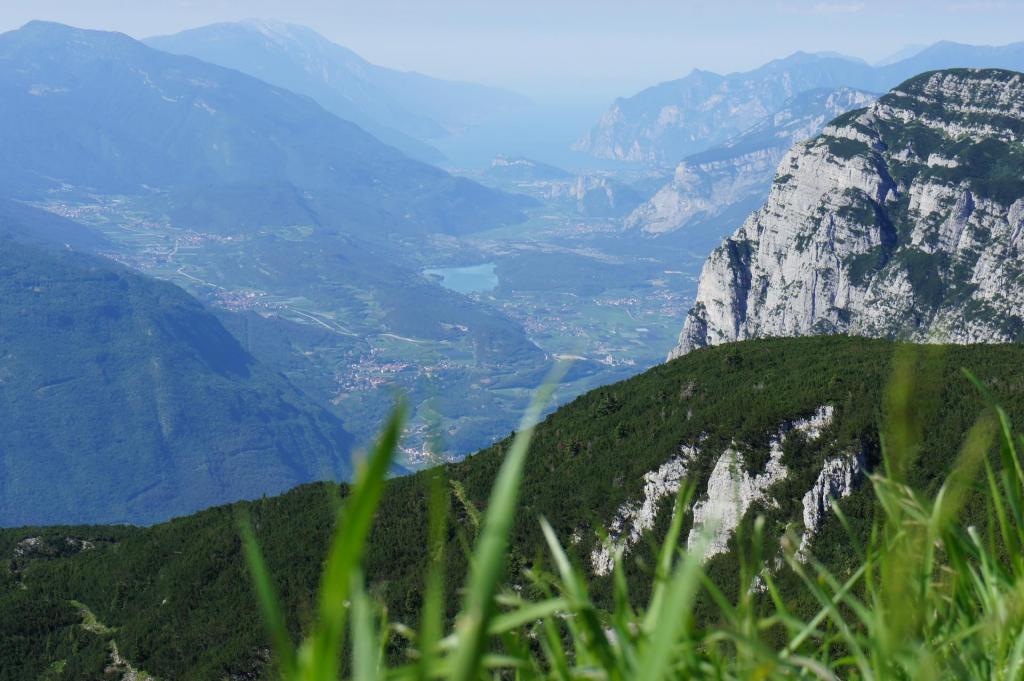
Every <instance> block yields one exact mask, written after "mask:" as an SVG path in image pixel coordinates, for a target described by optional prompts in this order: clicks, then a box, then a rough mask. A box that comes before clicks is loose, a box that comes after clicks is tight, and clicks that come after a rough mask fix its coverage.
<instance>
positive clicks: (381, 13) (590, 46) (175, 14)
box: [0, 0, 1024, 95]
mask: <svg viewBox="0 0 1024 681" xmlns="http://www.w3.org/2000/svg"><path fill="white" fill-rule="evenodd" d="M246 17H262V18H272V19H279V20H284V21H291V22H296V23H302V24H306V25H309V26H312V27H313V28H316V29H317V30H319V31H320V32H321V33H323V34H324V35H326V36H328V37H329V38H331V39H332V40H335V41H336V42H339V43H342V44H344V45H346V46H348V47H351V48H352V49H354V50H356V51H357V52H359V53H360V54H362V55H363V56H365V57H366V58H368V59H370V60H371V61H373V62H376V63H378V64H381V65H384V66H390V67H395V68H402V69H415V70H418V71H422V72H424V73H428V74H431V75H436V76H443V77H449V78H460V79H466V80H475V81H481V82H487V83H492V84H496V85H503V86H506V87H511V88H515V89H518V90H520V91H523V92H526V93H528V94H534V95H542V94H544V93H552V92H554V93H566V92H579V93H581V94H584V93H586V94H589V95H612V94H623V95H624V94H631V93H632V92H635V91H636V90H639V89H641V88H643V87H645V86H647V85H651V84H653V83H656V82H659V81H662V80H668V79H672V78H677V77H679V76H681V75H684V74H685V73H686V72H688V71H689V70H690V69H691V68H694V67H699V68H705V69H709V70H715V71H722V72H725V71H732V70H740V69H747V68H751V67H754V66H757V65H759V64H761V63H763V62H765V61H768V60H769V59H772V58H776V57H781V56H785V55H787V54H789V53H791V52H793V51H795V50H798V49H799V50H806V51H820V50H834V51H838V52H843V53H846V54H850V55H853V56H857V57H862V58H864V59H867V60H869V61H876V60H878V59H881V58H883V57H885V56H887V55H889V54H890V53H892V52H895V51H897V50H899V49H900V48H902V47H904V46H906V45H908V44H918V43H930V42H934V41H937V40H957V41H960V42H970V43H985V44H1003V43H1008V42H1015V41H1019V40H1024V0H1002V1H1001V0H834V1H824V0H762V1H760V2H753V1H751V0H735V1H734V0H715V1H711V2H708V1H705V0H698V1H693V2H683V1H676V2H672V1H670V0H496V1H495V0H490V1H488V0H245V1H243V0H0V29H2V30H7V29H11V28H17V27H18V26H20V25H21V24H23V23H25V22H26V21H28V20H30V19H33V18H39V19H50V20H54V21H62V22H65V23H69V24H74V25H77V26H82V27H88V28H102V29H110V30H118V31H123V32H125V33H128V34H130V35H133V36H136V37H145V36H149V35H153V34H158V33H170V32H174V31H177V30H181V29H184V28H188V27H192V26H198V25H202V24H206V23H211V22H214V21H225V20H233V19H241V18H246Z"/></svg>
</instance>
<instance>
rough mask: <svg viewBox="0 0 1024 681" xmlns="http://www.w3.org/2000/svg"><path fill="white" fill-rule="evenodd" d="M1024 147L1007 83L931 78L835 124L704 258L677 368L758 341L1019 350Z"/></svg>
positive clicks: (976, 75) (982, 76) (972, 75)
mask: <svg viewBox="0 0 1024 681" xmlns="http://www.w3.org/2000/svg"><path fill="white" fill-rule="evenodd" d="M1022 141H1024V75H1022V74H1020V73H1015V72H1012V71H1001V70H994V69H989V70H976V69H957V70H949V71H938V72H932V73H927V74H923V75H921V76H918V77H916V78H913V79H911V80H909V81H907V82H906V83H904V84H902V85H900V86H899V87H897V88H896V89H895V90H892V91H891V92H890V93H888V94H887V95H885V96H884V97H882V98H881V99H880V100H879V101H878V102H876V103H875V104H873V105H872V106H871V107H869V108H867V109H863V110H857V111H852V112H849V113H847V114H844V115H843V116H840V117H839V118H837V119H836V120H834V121H833V122H832V123H831V124H830V125H829V126H827V127H826V128H825V131H824V133H823V134H822V135H820V136H819V137H817V138H815V139H813V140H811V141H808V142H805V143H802V144H798V145H796V146H795V147H794V148H793V149H792V150H791V151H790V153H789V154H787V155H786V157H785V158H784V159H783V161H782V163H781V164H780V166H779V169H778V172H777V174H776V177H775V181H774V183H773V186H772V190H771V193H770V194H769V197H768V200H767V203H766V204H765V205H764V207H762V208H761V209H760V210H758V211H756V212H755V213H754V214H753V215H751V216H750V217H749V218H748V219H747V221H746V222H745V223H744V225H743V226H742V227H740V229H739V230H737V231H736V232H735V234H733V236H732V237H730V238H729V239H727V240H726V241H725V243H723V244H722V245H721V246H720V247H719V248H718V249H716V250H715V251H714V252H713V253H712V254H711V256H710V257H709V258H708V260H707V262H706V263H705V265H704V269H703V272H702V273H701V278H700V284H699V286H698V292H697V298H696V301H695V304H694V306H693V308H692V309H691V310H690V312H689V314H688V316H687V318H686V320H685V323H684V326H683V330H682V333H681V334H680V338H679V343H678V345H677V347H676V348H675V349H674V350H673V351H672V353H671V354H670V356H669V357H670V359H671V358H672V357H676V356H679V355H681V354H685V353H686V352H689V351H690V350H693V349H694V348H699V347H703V346H706V345H714V344H718V343H724V342H729V341H734V340H740V339H744V338H753V337H762V336H799V335H808V334H829V333H850V334H857V335H865V336H872V337H888V338H902V339H909V340H914V341H920V342H932V341H941V342H955V343H971V342H1003V341H1011V340H1015V339H1017V338H1019V337H1020V336H1021V334H1022V332H1024V257H1022V256H1024V253H1022V249H1024V238H1022V234H1024V170H1022V168H1024V144H1022Z"/></svg>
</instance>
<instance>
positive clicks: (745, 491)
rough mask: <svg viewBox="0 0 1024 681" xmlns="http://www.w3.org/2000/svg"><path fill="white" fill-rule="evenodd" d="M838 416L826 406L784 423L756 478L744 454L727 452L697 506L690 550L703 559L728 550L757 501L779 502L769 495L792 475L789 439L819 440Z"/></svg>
mask: <svg viewBox="0 0 1024 681" xmlns="http://www.w3.org/2000/svg"><path fill="white" fill-rule="evenodd" d="M834 413H835V410H834V408H833V407H832V406H829V405H826V406H822V407H820V408H819V409H818V410H817V411H816V412H815V413H814V415H813V416H811V417H810V418H807V419H800V420H798V421H795V422H793V423H788V424H784V425H783V426H782V427H781V428H780V429H779V431H778V432H777V433H776V434H775V435H774V436H773V437H772V439H771V443H770V446H769V447H770V452H771V454H770V456H769V458H768V463H767V465H766V466H765V469H764V472H762V473H757V474H753V475H752V474H751V473H750V472H749V471H747V470H746V465H745V463H744V459H743V455H742V454H741V453H740V452H738V451H737V450H736V449H734V448H732V447H730V448H729V449H727V450H726V451H725V452H724V453H723V454H722V456H721V457H719V459H718V463H716V464H715V468H714V470H713V471H712V472H711V477H710V478H709V479H708V487H707V498H706V499H705V500H703V501H699V502H697V503H696V504H694V506H693V529H692V530H690V536H689V538H688V539H687V548H688V549H689V550H690V551H695V550H699V551H702V558H703V560H708V559H709V558H713V557H714V556H717V555H718V554H720V553H725V552H726V551H728V550H729V539H730V538H731V537H732V535H733V533H734V532H735V531H736V528H737V527H739V524H740V521H741V520H742V519H743V516H744V515H745V514H746V512H747V511H748V510H749V509H750V507H751V506H753V505H754V504H755V503H757V502H763V503H767V504H771V505H774V504H775V503H776V502H775V500H774V499H772V498H771V497H770V496H769V494H768V492H769V490H770V489H771V488H772V486H773V485H775V483H777V482H780V481H781V480H784V479H785V478H786V476H787V475H788V474H789V471H788V470H787V469H786V466H785V465H784V464H783V463H782V454H783V449H782V448H783V445H784V444H785V442H786V438H787V437H788V436H789V435H790V434H791V433H794V432H797V433H802V434H803V436H804V437H806V438H807V439H808V440H809V441H814V440H817V439H818V438H819V437H821V434H822V431H824V430H825V428H827V427H828V426H829V424H831V423H832V417H833V416H834Z"/></svg>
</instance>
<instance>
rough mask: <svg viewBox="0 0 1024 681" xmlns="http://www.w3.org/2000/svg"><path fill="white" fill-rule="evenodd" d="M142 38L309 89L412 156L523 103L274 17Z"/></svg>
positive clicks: (334, 110)
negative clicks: (384, 62)
mask: <svg viewBox="0 0 1024 681" xmlns="http://www.w3.org/2000/svg"><path fill="white" fill-rule="evenodd" d="M145 42H146V43H147V44H148V45H150V46H152V47H155V48H157V49H159V50H163V51H165V52H172V53H174V54H183V55H189V56H192V57H197V58H199V59H202V60H203V61H207V62H210V63H212V64H218V65H220V66H226V67H228V68H232V69H237V70H239V71H242V72H244V73H248V74H249V75H252V76H255V77H257V78H260V79H261V80H265V81H267V82H268V83H272V84H274V85H278V86H280V87H283V88H287V89H289V90H292V91H294V92H299V93H301V94H304V95H308V96H310V97H312V98H313V99H315V100H316V101H317V102H319V103H320V104H321V105H323V107H324V108H326V109H327V110H328V111H330V112H331V113H334V114H336V115H337V116H339V117H341V118H344V119H346V120H350V121H352V122H354V123H356V124H358V125H360V126H362V127H364V128H365V129H366V130H368V131H369V132H371V133H373V134H374V135H375V136H376V137H378V138H380V139H381V140H383V141H385V142H387V143H389V144H393V145H394V146H396V147H398V148H399V149H402V150H403V151H405V152H406V153H410V152H412V154H411V155H414V156H418V157H421V156H423V154H426V153H429V147H427V146H426V145H424V144H422V140H431V139H438V138H441V137H444V136H445V135H448V134H451V133H453V132H458V131H459V130H461V129H464V128H466V127H470V126H472V125H474V124H475V123H476V122H478V121H480V120H481V119H483V118H486V117H487V116H489V115H493V114H495V113H499V112H505V111H508V110H510V109H514V108H516V107H519V106H522V105H523V104H524V103H525V100H523V99H522V98H521V97H519V96H518V95H514V94H513V93H510V92H506V91H504V90H499V89H497V88H490V87H485V86H482V85H476V84H473V83H460V82H454V81H447V80H440V79H437V78H430V77H429V76H424V75H421V74H418V73H412V72H403V71H395V70H393V69H386V68H383V67H380V66H376V65H374V64H371V63H370V62H368V61H366V60H365V59H363V58H362V57H360V56H359V55H358V54H356V53H355V52H353V51H352V50H349V49H347V48H345V47H342V46H341V45H337V44H335V43H332V42H330V41H329V40H327V39H326V38H324V37H323V36H321V35H320V34H318V33H316V32H315V31H313V30H312V29H309V28H306V27H304V26H295V25H290V24H284V23H280V22H268V21H243V22H238V23H222V24H213V25H211V26H203V27H201V28H196V29H192V30H188V31H183V32H181V33H177V34H175V35H170V36H159V37H154V38H149V39H147V40H146V41H145ZM414 140H419V141H420V143H419V144H416V143H415V141H414ZM433 153H434V154H435V155H437V154H439V152H437V151H436V150H434V151H433ZM435 158H436V156H435Z"/></svg>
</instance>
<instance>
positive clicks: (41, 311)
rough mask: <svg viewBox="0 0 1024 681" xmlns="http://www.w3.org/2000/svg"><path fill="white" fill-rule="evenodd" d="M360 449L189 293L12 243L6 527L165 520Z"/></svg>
mask: <svg viewBox="0 0 1024 681" xmlns="http://www.w3.org/2000/svg"><path fill="white" fill-rule="evenodd" d="M348 443H349V437H348V435H347V434H346V433H345V432H344V431H343V429H342V428H341V425H340V423H339V422H338V421H337V419H335V418H334V417H332V416H330V415H329V414H328V413H327V412H325V411H324V410H322V409H320V408H319V407H316V406H315V405H314V404H313V403H312V402H310V401H309V400H308V399H307V398H305V397H304V396H303V395H302V394H301V393H299V392H298V391H297V390H296V389H295V388H293V387H292V386H291V385H290V384H289V383H288V382H287V381H286V380H284V379H283V378H282V377H281V376H279V375H277V374H274V373H272V372H270V371H268V370H267V369H266V368H264V367H263V366H261V365H260V364H259V363H257V362H256V361H254V360H253V359H252V358H251V357H250V356H249V355H248V354H247V353H246V352H245V351H244V350H243V349H242V348H241V347H240V346H239V344H238V342H237V341H236V340H235V339H234V337H232V336H231V335H230V334H229V333H228V332H227V331H226V330H225V329H224V327H223V326H221V324H220V323H219V322H218V321H216V319H215V318H214V317H213V316H212V315H210V314H209V313H208V312H206V311H205V310H204V309H203V308H202V306H201V305H200V304H199V303H198V302H196V301H195V300H194V299H193V298H191V297H190V296H188V295H187V294H186V293H185V292H184V291H182V290H180V289H178V288H177V287H175V286H172V285H170V284H166V283H162V282H158V281H155V280H152V279H149V278H146V277H144V276H141V275H139V274H136V273H133V272H131V271H129V270H127V269H125V268H122V267H121V266H119V265H116V264H114V263H111V262H109V261H106V260H104V259H101V258H96V257H92V256H85V255H81V254H76V253H71V252H53V251H43V250H39V249H36V248H32V247H26V246H21V245H18V244H15V243H13V242H10V241H0V525H3V526H12V525H24V524H31V523H40V524H42V523H56V522H143V523H145V522H155V521H159V520H164V519H166V518H169V517H172V516H175V515H180V514H183V513H188V512H192V511H195V510H196V509H199V508H203V507H206V506H209V505H211V504H215V503H223V502H227V501H232V500H236V499H242V498H252V497H258V496H260V495H262V494H269V493H275V492H280V491H282V490H284V489H287V488H289V487H292V486H294V485H296V484H299V483H301V482H307V481H310V480H323V479H341V478H344V477H347V474H348V472H349V460H348Z"/></svg>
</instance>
